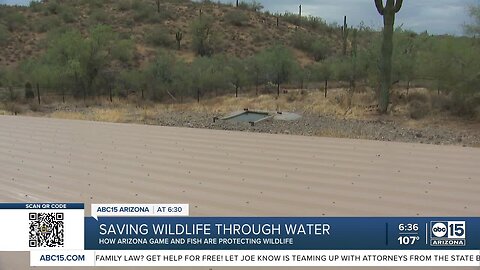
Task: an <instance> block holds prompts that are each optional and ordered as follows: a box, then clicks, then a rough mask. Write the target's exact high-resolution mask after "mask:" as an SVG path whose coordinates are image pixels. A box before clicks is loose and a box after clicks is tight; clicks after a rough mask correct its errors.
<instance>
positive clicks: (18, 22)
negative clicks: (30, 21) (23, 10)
mask: <svg viewBox="0 0 480 270" xmlns="http://www.w3.org/2000/svg"><path fill="white" fill-rule="evenodd" d="M4 20H5V25H6V26H7V28H8V30H9V31H10V32H13V31H15V30H18V29H20V28H21V27H22V26H23V25H25V23H26V19H25V16H23V15H22V14H20V13H18V12H11V13H7V14H6V15H5V19H4Z"/></svg>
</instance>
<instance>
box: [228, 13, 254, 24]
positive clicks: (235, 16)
mask: <svg viewBox="0 0 480 270" xmlns="http://www.w3.org/2000/svg"><path fill="white" fill-rule="evenodd" d="M225 19H226V21H227V22H228V23H230V24H231V25H234V26H245V25H247V24H248V20H249V18H248V15H247V14H245V12H244V11H241V10H232V11H229V12H227V13H226V14H225Z"/></svg>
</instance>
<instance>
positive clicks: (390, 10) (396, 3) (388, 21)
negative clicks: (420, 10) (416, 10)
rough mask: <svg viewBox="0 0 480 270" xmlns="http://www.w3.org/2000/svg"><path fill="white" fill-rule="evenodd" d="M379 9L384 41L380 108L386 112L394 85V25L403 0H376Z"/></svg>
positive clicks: (382, 111)
mask: <svg viewBox="0 0 480 270" xmlns="http://www.w3.org/2000/svg"><path fill="white" fill-rule="evenodd" d="M374 1H375V6H376V7H377V11H378V13H379V14H380V15H382V16H383V43H382V55H381V60H380V76H381V80H380V97H379V110H380V112H381V113H386V112H387V109H388V103H389V102H390V87H391V86H392V54H393V25H394V24H395V14H396V13H397V12H399V11H400V9H401V8H402V4H403V0H387V3H386V4H385V5H383V1H382V0H374Z"/></svg>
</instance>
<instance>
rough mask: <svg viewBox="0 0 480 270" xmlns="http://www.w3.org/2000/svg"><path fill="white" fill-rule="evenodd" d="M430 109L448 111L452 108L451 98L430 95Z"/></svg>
mask: <svg viewBox="0 0 480 270" xmlns="http://www.w3.org/2000/svg"><path fill="white" fill-rule="evenodd" d="M430 104H431V106H432V109H436V110H440V111H449V110H451V108H452V98H451V97H450V96H445V95H432V96H431V97H430Z"/></svg>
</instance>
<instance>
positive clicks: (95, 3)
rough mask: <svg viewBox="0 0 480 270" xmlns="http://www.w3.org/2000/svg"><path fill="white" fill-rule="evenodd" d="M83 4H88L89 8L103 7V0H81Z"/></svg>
mask: <svg viewBox="0 0 480 270" xmlns="http://www.w3.org/2000/svg"><path fill="white" fill-rule="evenodd" d="M82 2H83V4H86V5H88V6H90V8H100V7H103V2H104V0H83V1H82Z"/></svg>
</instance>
